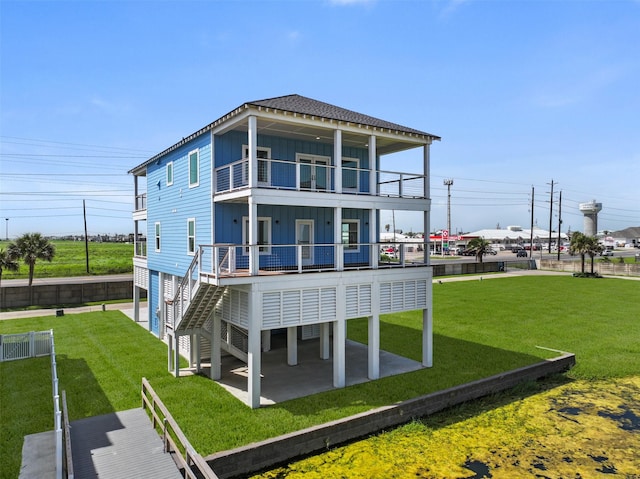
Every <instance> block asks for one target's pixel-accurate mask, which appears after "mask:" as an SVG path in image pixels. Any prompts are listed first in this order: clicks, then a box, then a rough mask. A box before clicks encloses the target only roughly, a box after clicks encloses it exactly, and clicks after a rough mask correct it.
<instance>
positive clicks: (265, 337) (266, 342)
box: [262, 329, 271, 352]
mask: <svg viewBox="0 0 640 479" xmlns="http://www.w3.org/2000/svg"><path fill="white" fill-rule="evenodd" d="M267 351H271V330H270V329H267V330H266V331H262V352H267Z"/></svg>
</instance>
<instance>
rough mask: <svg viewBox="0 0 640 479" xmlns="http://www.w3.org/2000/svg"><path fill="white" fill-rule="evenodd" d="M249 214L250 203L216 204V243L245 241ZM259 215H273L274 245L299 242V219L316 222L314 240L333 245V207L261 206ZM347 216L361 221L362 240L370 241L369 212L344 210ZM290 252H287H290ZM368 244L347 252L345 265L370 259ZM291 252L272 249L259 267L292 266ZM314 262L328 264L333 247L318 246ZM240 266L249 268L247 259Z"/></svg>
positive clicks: (292, 256)
mask: <svg viewBox="0 0 640 479" xmlns="http://www.w3.org/2000/svg"><path fill="white" fill-rule="evenodd" d="M247 215H248V207H247V205H242V204H217V205H216V215H215V218H216V225H215V226H216V243H231V244H242V218H243V217H244V216H247ZM258 216H259V217H267V218H271V241H272V244H274V245H292V244H295V242H296V220H306V219H310V220H313V221H314V243H315V244H316V245H332V244H334V243H336V242H337V241H340V239H338V240H337V241H336V240H334V225H333V209H331V208H316V207H303V206H278V205H275V206H274V205H258ZM342 217H343V218H344V219H357V220H359V228H360V230H359V233H360V243H368V242H369V211H368V210H358V209H346V208H345V209H344V210H343V212H342ZM287 253H288V254H287ZM368 255H369V249H368V247H365V246H361V247H360V248H359V250H358V251H354V252H351V251H347V252H346V253H345V265H347V266H348V265H349V264H361V263H366V262H368V259H369V256H368ZM285 257H286V258H285ZM292 258H294V255H293V254H292V252H290V251H289V252H287V251H286V249H285V248H273V249H272V254H271V255H261V256H260V266H261V267H264V266H265V265H267V264H271V265H273V266H292V265H293V262H292ZM314 260H315V263H316V264H318V265H327V264H330V263H332V262H333V253H332V247H323V246H316V247H315V254H314ZM236 266H237V267H238V268H247V267H248V258H247V257H239V258H237V264H236Z"/></svg>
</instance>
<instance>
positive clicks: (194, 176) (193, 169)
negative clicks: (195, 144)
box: [189, 150, 200, 188]
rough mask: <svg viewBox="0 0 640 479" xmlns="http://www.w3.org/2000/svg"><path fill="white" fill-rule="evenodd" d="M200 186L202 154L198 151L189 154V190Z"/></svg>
mask: <svg viewBox="0 0 640 479" xmlns="http://www.w3.org/2000/svg"><path fill="white" fill-rule="evenodd" d="M199 184H200V153H199V151H198V150H193V151H190V152H189V188H193V187H194V186H198V185H199Z"/></svg>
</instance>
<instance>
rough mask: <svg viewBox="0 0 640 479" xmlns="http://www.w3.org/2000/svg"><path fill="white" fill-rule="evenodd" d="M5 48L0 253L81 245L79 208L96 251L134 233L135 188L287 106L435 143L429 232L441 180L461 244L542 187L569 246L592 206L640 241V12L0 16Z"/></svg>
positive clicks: (545, 4) (329, 5)
mask: <svg viewBox="0 0 640 479" xmlns="http://www.w3.org/2000/svg"><path fill="white" fill-rule="evenodd" d="M0 31H1V33H0V48H1V51H0V68H1V70H0V81H1V83H0V95H1V96H0V142H1V144H0V219H5V218H9V221H6V220H5V221H4V223H5V224H4V225H2V223H0V225H1V226H2V227H0V237H1V238H4V237H5V233H6V230H8V234H9V237H11V238H15V237H16V236H18V235H20V234H22V233H25V232H30V231H40V232H42V233H43V234H47V235H66V234H81V233H82V232H83V230H84V223H83V200H84V202H85V205H86V212H87V228H88V231H89V233H90V234H109V233H111V234H112V233H129V232H132V231H133V226H132V224H133V223H132V219H131V210H132V208H133V200H132V195H133V179H132V177H131V176H128V175H127V171H128V170H129V169H131V168H132V167H134V166H137V165H138V164H140V163H142V162H143V161H144V160H145V159H147V158H149V157H150V156H152V155H153V154H155V153H157V152H159V151H161V150H163V149H164V148H166V147H168V146H170V145H172V144H173V143H175V142H176V141H178V140H179V139H181V138H182V137H184V136H187V135H188V134H190V133H192V132H194V131H196V130H198V129H199V128H201V127H202V126H204V125H206V124H208V123H210V122H211V121H213V120H215V119H217V118H219V117H220V116H222V115H223V114H225V113H227V112H229V111H230V110H232V109H234V108H235V107H237V106H239V105H241V104H242V103H244V102H246V101H252V100H259V99H263V98H271V97H275V96H281V95H288V94H293V93H297V94H300V95H304V96H308V97H311V98H315V99H317V100H321V101H325V102H328V103H332V104H334V105H338V106H341V107H344V108H348V109H351V110H355V111H358V112H361V113H365V114H368V115H372V116H375V117H378V118H382V119H384V120H388V121H392V122H395V123H399V124H402V125H405V126H408V127H412V128H416V129H419V130H423V131H428V132H430V133H434V134H436V135H439V136H441V137H442V141H441V142H437V143H435V144H434V145H433V147H432V155H431V158H432V167H431V172H432V182H431V185H432V190H431V191H432V199H433V208H432V220H431V224H432V229H439V228H444V227H446V187H445V186H444V185H443V180H444V179H445V178H452V179H453V180H454V184H453V186H452V188H451V194H452V196H451V216H452V218H451V227H452V230H456V231H457V230H464V231H474V230H478V229H481V228H493V227H495V226H496V225H497V224H499V225H500V226H501V227H506V226H508V225H514V224H516V225H522V226H524V227H528V226H529V224H530V218H531V213H530V204H531V187H532V186H534V187H535V207H534V218H535V222H536V223H537V224H538V226H540V227H542V228H548V225H549V209H550V208H549V207H550V203H549V201H550V196H551V195H550V185H549V183H550V182H551V180H554V182H555V183H556V185H555V187H554V192H555V193H557V192H558V191H559V190H562V219H563V231H566V230H567V229H568V228H570V229H571V230H582V216H581V214H580V212H579V211H578V203H580V202H585V201H590V200H592V199H596V200H597V201H599V202H602V203H603V206H604V207H603V210H602V212H601V214H600V217H599V228H600V229H608V230H618V229H622V228H626V227H628V226H640V187H639V185H640V1H638V0H619V1H596V0H592V1H552V0H546V1H533V0H531V1H499V0H492V1H490V0H485V1H476V0H433V1H429V0H424V1H393V0H369V1H366V0H362V1H356V0H341V1H339V0H335V1H330V0H318V1H314V0H306V1H305V0H302V1H243V0H237V1H144V0H140V1H135V0H130V1H110V2H99V1H90V0H87V1H69V2H59V1H37V2H36V1H28V0H21V1H11V0H2V2H0ZM401 161H402V164H398V165H397V166H396V165H394V168H393V169H397V170H400V171H416V169H417V165H419V164H420V161H421V152H420V151H417V150H416V153H415V155H414V156H407V157H406V158H403V159H402V160H401ZM557 201H558V197H557V195H555V196H554V206H553V211H554V214H553V218H552V221H553V224H554V228H555V227H556V225H557V222H558V218H557V216H556V213H557V210H558V204H557ZM390 220H391V218H382V220H381V223H382V224H385V223H386V222H390ZM396 227H397V228H401V229H404V230H413V231H419V230H420V229H421V227H422V225H421V223H420V222H419V221H416V219H415V218H414V217H411V216H409V215H400V214H398V215H396Z"/></svg>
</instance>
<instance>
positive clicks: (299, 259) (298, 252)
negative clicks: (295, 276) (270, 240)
mask: <svg viewBox="0 0 640 479" xmlns="http://www.w3.org/2000/svg"><path fill="white" fill-rule="evenodd" d="M296 261H297V263H298V273H302V245H296Z"/></svg>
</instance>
